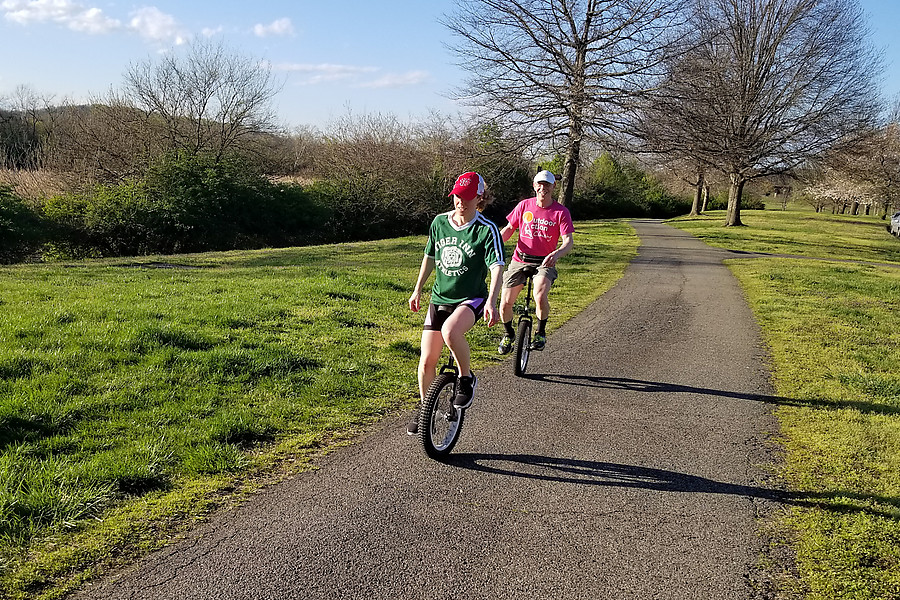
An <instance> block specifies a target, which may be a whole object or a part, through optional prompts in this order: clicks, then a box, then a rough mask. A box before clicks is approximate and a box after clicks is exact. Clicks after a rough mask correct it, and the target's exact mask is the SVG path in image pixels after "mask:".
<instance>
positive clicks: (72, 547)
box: [0, 222, 637, 598]
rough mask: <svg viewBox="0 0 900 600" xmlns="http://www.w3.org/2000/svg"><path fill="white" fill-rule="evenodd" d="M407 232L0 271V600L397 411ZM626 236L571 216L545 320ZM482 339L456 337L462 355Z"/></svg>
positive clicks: (592, 282)
mask: <svg viewBox="0 0 900 600" xmlns="http://www.w3.org/2000/svg"><path fill="white" fill-rule="evenodd" d="M424 241H425V240H424V238H422V237H411V238H401V239H396V240H385V241H379V242H370V243H358V244H341V245H336V246H321V247H305V248H289V249H279V250H262V251H252V252H227V253H215V254H197V255H182V256H169V257H144V258H141V259H107V260H102V261H84V262H73V263H66V264H53V265H20V266H15V267H4V268H0V561H2V563H0V567H2V572H3V574H2V578H0V596H4V594H5V595H6V596H9V597H12V598H16V597H18V598H21V597H37V596H40V595H42V594H43V595H44V596H45V597H54V596H56V595H59V594H61V593H63V592H64V591H65V590H67V589H70V588H71V587H72V586H74V585H77V584H78V583H79V582H80V581H81V580H82V579H84V578H85V577H88V576H90V573H91V572H93V570H94V568H95V565H97V564H103V563H104V561H106V560H113V559H112V558H110V557H116V558H115V560H126V559H127V558H128V557H129V556H133V555H135V554H137V553H140V552H141V551H144V550H146V549H148V548H151V547H154V546H155V545H157V544H159V543H160V542H161V541H164V540H165V539H166V537H167V536H168V535H171V534H172V533H173V532H175V531H178V530H180V529H182V528H184V527H185V526H188V525H189V524H190V522H191V521H192V520H193V519H196V518H198V517H199V516H200V515H202V514H203V512H204V511H205V510H208V509H209V507H210V506H213V505H215V504H216V502H217V501H218V498H219V497H220V496H221V494H222V493H223V490H233V489H236V488H238V489H246V488H247V485H248V484H247V483H246V482H247V481H248V478H250V479H251V480H253V479H255V478H263V479H265V478H267V477H271V476H273V475H272V473H273V472H282V470H283V469H284V465H285V464H287V463H290V462H291V461H294V462H293V463H292V464H293V466H292V467H291V468H292V469H296V468H300V466H302V465H303V464H305V461H306V460H307V458H308V454H309V453H310V452H314V451H322V449H323V448H327V447H329V446H330V445H332V444H334V443H339V442H340V441H341V440H343V439H346V438H347V437H348V436H352V435H353V434H354V432H356V431H358V430H359V428H361V427H365V426H366V425H367V424H369V423H371V422H372V421H374V420H376V419H378V418H380V417H382V416H384V415H385V414H388V413H392V412H395V411H397V410H398V409H402V408H409V407H411V406H412V404H413V402H414V398H415V397H416V379H415V365H416V362H417V361H418V345H419V338H420V332H421V323H422V315H421V314H419V315H416V314H413V313H411V312H410V311H409V309H408V307H407V304H406V300H407V298H408V296H409V293H410V291H411V288H412V285H413V283H414V280H415V277H416V273H417V271H418V267H419V264H420V262H421V256H422V250H423V248H424ZM636 246H637V239H636V237H635V236H634V235H633V231H632V230H631V228H630V227H629V226H628V225H626V224H623V223H616V222H603V223H579V224H577V227H576V246H575V250H574V251H573V252H572V254H570V255H569V256H568V257H566V258H565V259H564V261H563V262H562V263H561V264H560V272H561V277H560V279H559V282H558V285H556V286H555V287H554V290H553V292H552V293H553V296H552V298H553V302H554V317H553V319H552V320H551V327H554V326H558V325H560V324H561V323H562V322H564V321H565V320H566V319H567V318H569V317H571V316H572V315H574V314H577V312H579V311H580V310H582V309H583V308H584V307H585V306H586V305H587V304H588V303H590V302H591V301H592V300H594V299H596V298H597V297H598V296H599V295H600V294H602V292H603V291H605V290H606V289H609V287H611V286H612V285H613V284H614V282H615V281H616V280H617V279H618V278H619V277H620V276H621V274H622V273H623V271H624V268H625V265H626V264H627V262H628V261H629V260H630V258H631V257H632V256H633V255H634V253H635V251H636ZM497 335H498V333H497V331H496V330H490V331H489V330H488V328H486V327H484V326H479V327H476V328H475V330H473V332H472V333H471V334H470V341H471V343H472V346H473V350H474V353H473V358H474V361H475V364H476V366H484V365H486V364H489V363H490V362H495V361H497V360H498V357H497V355H496V351H495V350H494V348H495V342H496V337H497ZM242 486H243V488H242ZM250 487H252V485H250ZM26 590H27V591H26ZM4 597H5V596H4Z"/></svg>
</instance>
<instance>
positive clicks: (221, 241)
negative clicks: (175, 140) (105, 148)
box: [44, 154, 326, 257]
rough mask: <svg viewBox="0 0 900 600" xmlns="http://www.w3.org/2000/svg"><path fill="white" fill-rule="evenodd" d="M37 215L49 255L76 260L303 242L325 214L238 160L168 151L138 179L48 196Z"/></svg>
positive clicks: (318, 232)
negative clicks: (48, 229) (47, 229)
mask: <svg viewBox="0 0 900 600" xmlns="http://www.w3.org/2000/svg"><path fill="white" fill-rule="evenodd" d="M44 213H45V216H46V219H47V220H48V222H49V223H51V224H52V225H53V226H54V227H55V228H56V230H57V231H59V232H60V234H59V235H58V236H57V238H56V240H55V241H54V243H53V250H54V252H55V253H56V254H57V255H60V256H64V257H84V256H127V255H144V254H152V253H161V252H168V253H171V252H199V251H206V250H225V249H237V248H258V247H261V246H285V245H289V244H311V243H316V242H318V241H322V239H323V237H324V236H323V233H322V231H323V230H322V228H321V226H320V224H321V221H322V218H323V216H324V215H325V214H326V210H325V209H323V208H321V207H319V206H316V205H315V204H314V203H313V202H311V201H310V200H309V198H308V196H307V195H306V194H304V192H303V190H302V189H301V188H300V187H298V186H288V185H279V184H274V183H272V182H270V181H269V180H268V179H267V178H265V177H263V176H262V175H260V174H259V173H258V172H257V171H255V170H254V169H253V168H251V167H249V166H248V164H247V163H246V162H245V161H242V160H241V159H240V158H239V157H236V156H229V157H225V158H222V159H216V158H215V157H213V156H210V155H188V154H170V155H166V156H163V157H162V158H160V159H158V160H157V161H156V162H155V163H153V164H152V165H151V167H150V168H149V169H148V171H147V173H146V175H145V176H144V177H143V178H141V179H137V180H129V181H126V182H124V183H121V184H118V185H100V186H96V187H94V188H93V189H91V190H88V191H86V192H82V193H76V194H67V195H62V196H56V197H53V198H50V199H49V200H48V201H47V202H46V204H45V206H44Z"/></svg>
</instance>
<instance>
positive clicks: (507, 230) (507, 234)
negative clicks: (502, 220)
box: [500, 224, 515, 242]
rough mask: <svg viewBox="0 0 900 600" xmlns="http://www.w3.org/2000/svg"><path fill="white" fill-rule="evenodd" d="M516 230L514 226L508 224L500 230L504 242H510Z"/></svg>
mask: <svg viewBox="0 0 900 600" xmlns="http://www.w3.org/2000/svg"><path fill="white" fill-rule="evenodd" d="M514 231H515V229H513V226H512V225H509V224H507V225H506V227H504V228H503V229H501V230H500V237H501V238H503V241H504V242H508V241H509V238H511V237H512V234H513V232H514Z"/></svg>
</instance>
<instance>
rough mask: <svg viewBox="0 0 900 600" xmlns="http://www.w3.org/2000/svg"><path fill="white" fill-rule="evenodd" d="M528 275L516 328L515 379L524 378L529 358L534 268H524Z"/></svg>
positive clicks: (535, 271) (535, 269) (535, 268)
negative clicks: (523, 304)
mask: <svg viewBox="0 0 900 600" xmlns="http://www.w3.org/2000/svg"><path fill="white" fill-rule="evenodd" d="M524 271H525V272H526V274H527V275H528V290H527V292H526V293H525V307H524V308H523V309H522V313H521V314H520V315H519V321H518V326H517V327H516V360H515V361H514V362H513V372H514V373H515V374H516V377H524V376H525V371H526V370H528V358H529V357H530V356H531V330H532V323H533V318H532V316H531V281H532V279H534V275H535V273H537V267H536V266H528V267H525V269H524Z"/></svg>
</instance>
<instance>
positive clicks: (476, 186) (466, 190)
mask: <svg viewBox="0 0 900 600" xmlns="http://www.w3.org/2000/svg"><path fill="white" fill-rule="evenodd" d="M483 193H484V177H482V176H481V175H479V174H478V173H476V172H475V171H469V172H468V173H463V174H462V175H460V176H459V177H457V178H456V184H455V185H454V186H453V190H452V191H451V192H450V193H449V194H447V195H448V196H459V197H460V198H462V199H463V200H465V201H466V202H468V201H469V200H472V199H474V198H475V197H476V196H480V195H482V194H483Z"/></svg>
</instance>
